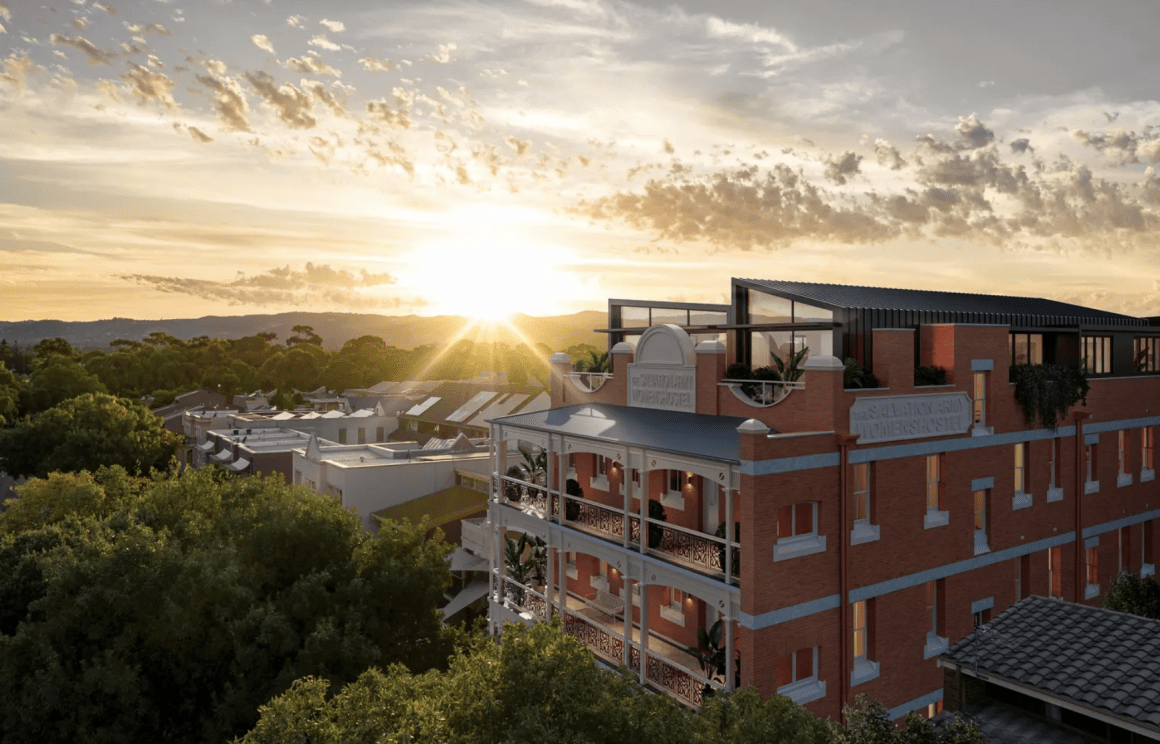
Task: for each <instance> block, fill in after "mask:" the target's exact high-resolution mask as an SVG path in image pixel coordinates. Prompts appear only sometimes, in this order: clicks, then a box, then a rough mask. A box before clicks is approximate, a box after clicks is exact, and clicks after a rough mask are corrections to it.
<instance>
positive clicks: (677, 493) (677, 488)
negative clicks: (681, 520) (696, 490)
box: [661, 470, 693, 511]
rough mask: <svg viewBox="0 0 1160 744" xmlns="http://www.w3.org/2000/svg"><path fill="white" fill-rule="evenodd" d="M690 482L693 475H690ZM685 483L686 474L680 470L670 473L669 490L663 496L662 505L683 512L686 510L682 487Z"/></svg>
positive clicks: (670, 471)
mask: <svg viewBox="0 0 1160 744" xmlns="http://www.w3.org/2000/svg"><path fill="white" fill-rule="evenodd" d="M688 478H689V482H692V478H693V474H692V473H689V474H688ZM684 483H685V473H683V472H681V471H680V470H669V471H668V490H667V491H665V492H664V493H662V494H661V503H662V504H664V505H665V506H668V507H672V508H673V509H677V510H681V511H683V510H684V508H685V496H684V494H683V489H682V487H683V486H684Z"/></svg>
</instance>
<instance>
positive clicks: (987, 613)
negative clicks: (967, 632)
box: [971, 607, 991, 628]
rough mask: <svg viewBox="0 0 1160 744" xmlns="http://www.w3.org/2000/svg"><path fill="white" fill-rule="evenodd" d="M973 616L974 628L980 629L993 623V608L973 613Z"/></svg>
mask: <svg viewBox="0 0 1160 744" xmlns="http://www.w3.org/2000/svg"><path fill="white" fill-rule="evenodd" d="M971 614H972V615H973V617H974V627H976V628H977V627H979V626H980V625H986V624H987V623H989V622H991V608H990V607H987V608H984V609H982V610H976V611H975V612H973V613H971Z"/></svg>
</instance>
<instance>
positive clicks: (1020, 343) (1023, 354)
mask: <svg viewBox="0 0 1160 744" xmlns="http://www.w3.org/2000/svg"><path fill="white" fill-rule="evenodd" d="M1011 363H1012V364H1043V334H1042V333H1012V334H1011Z"/></svg>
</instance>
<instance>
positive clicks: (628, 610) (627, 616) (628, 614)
mask: <svg viewBox="0 0 1160 744" xmlns="http://www.w3.org/2000/svg"><path fill="white" fill-rule="evenodd" d="M622 576H623V574H622ZM639 583H640V582H639V581H636V582H634V581H632V579H630V578H628V577H627V576H624V660H623V661H622V662H621V663H623V664H624V665H625V666H628V657H629V654H630V653H631V650H632V587H633V586H634V585H635V584H639Z"/></svg>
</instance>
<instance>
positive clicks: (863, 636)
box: [850, 599, 878, 687]
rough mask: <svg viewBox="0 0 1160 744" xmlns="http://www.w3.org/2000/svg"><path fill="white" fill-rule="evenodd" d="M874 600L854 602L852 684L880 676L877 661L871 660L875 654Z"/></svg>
mask: <svg viewBox="0 0 1160 744" xmlns="http://www.w3.org/2000/svg"><path fill="white" fill-rule="evenodd" d="M873 605H874V600H872V599H868V600H862V601H861V602H855V603H854V671H853V672H852V673H851V674H850V686H851V687H852V686H854V685H857V684H860V683H862V682H867V681H869V680H872V679H874V678H875V677H877V676H878V664H877V662H873V661H870V657H872V656H873V655H874V649H873V648H872V646H873V643H874V635H873V633H874V627H873V614H874V607H873Z"/></svg>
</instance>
